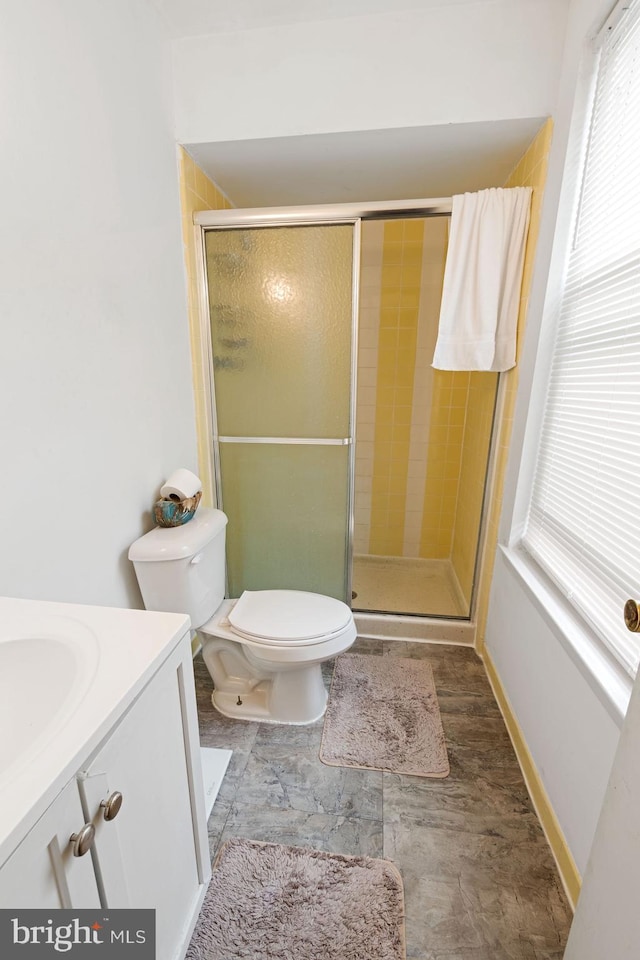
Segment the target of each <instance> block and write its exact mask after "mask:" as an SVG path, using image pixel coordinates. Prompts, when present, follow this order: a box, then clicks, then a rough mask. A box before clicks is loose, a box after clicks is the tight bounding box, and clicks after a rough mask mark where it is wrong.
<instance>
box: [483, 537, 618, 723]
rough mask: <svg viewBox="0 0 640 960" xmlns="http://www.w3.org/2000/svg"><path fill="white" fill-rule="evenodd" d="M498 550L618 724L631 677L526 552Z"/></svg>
mask: <svg viewBox="0 0 640 960" xmlns="http://www.w3.org/2000/svg"><path fill="white" fill-rule="evenodd" d="M499 549H500V552H501V553H502V555H503V556H504V558H505V560H506V562H507V563H508V564H509V566H510V567H511V569H512V570H513V572H514V573H515V574H516V575H517V577H518V579H519V580H520V582H521V583H522V585H523V587H524V588H525V590H526V592H527V594H528V595H529V597H530V599H531V600H532V602H533V604H534V605H535V607H536V608H537V609H538V610H539V612H540V613H541V615H542V616H543V617H544V619H545V620H546V622H547V623H548V625H549V626H550V628H551V630H552V631H553V633H554V634H555V636H556V637H557V639H558V641H559V642H560V643H561V644H562V647H563V648H564V650H565V651H566V653H567V654H568V656H569V657H570V658H571V660H572V661H573V663H574V664H575V665H576V667H577V668H578V670H579V671H580V672H581V674H582V675H583V676H584V678H585V680H586V681H587V683H588V684H589V686H590V687H591V689H592V690H593V692H594V693H595V694H596V696H597V697H598V699H599V700H600V702H601V703H602V705H603V706H604V707H605V709H606V710H607V712H608V713H609V714H610V716H611V718H612V719H613V720H614V722H615V723H616V724H617V725H618V727H621V726H622V723H623V721H624V718H625V714H626V712H627V707H628V705H629V697H630V696H631V690H632V687H633V680H632V678H631V677H630V676H629V674H628V673H627V672H626V671H625V669H624V668H623V667H622V666H621V664H619V663H618V662H617V661H616V660H615V658H614V657H613V656H612V655H611V654H610V653H609V651H608V650H607V649H606V648H605V647H604V645H603V644H602V642H601V641H600V640H599V638H598V637H597V636H596V634H595V633H594V632H593V630H591V629H590V627H589V626H588V624H586V623H585V621H584V620H583V619H582V618H581V617H580V615H579V614H578V613H577V611H576V610H574V608H573V607H572V606H571V604H570V603H568V602H567V600H566V598H565V597H564V596H563V595H562V594H561V593H560V591H559V590H558V589H557V587H556V586H555V585H554V584H553V583H552V582H551V581H550V580H549V578H548V577H547V576H546V575H545V573H544V572H543V571H542V570H541V569H540V567H539V566H538V565H537V564H536V563H535V561H534V560H533V559H532V558H531V557H530V556H529V555H528V554H527V553H525V552H524V551H523V550H522V549H519V548H517V547H506V546H503V545H502V544H500V547H499Z"/></svg>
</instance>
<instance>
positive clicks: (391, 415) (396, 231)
mask: <svg viewBox="0 0 640 960" xmlns="http://www.w3.org/2000/svg"><path fill="white" fill-rule="evenodd" d="M423 237H424V221H423V220H392V221H389V222H388V223H385V226H384V240H383V251H382V284H381V290H380V329H379V334H378V369H377V382H376V412H375V433H374V454H373V478H372V491H371V528H370V539H369V551H370V553H372V554H380V555H383V556H402V553H403V541H404V524H405V509H406V498H407V475H408V469H409V445H410V438H411V411H412V402H413V381H414V371H415V364H416V343H417V332H418V310H419V306H420V284H421V274H422V247H423Z"/></svg>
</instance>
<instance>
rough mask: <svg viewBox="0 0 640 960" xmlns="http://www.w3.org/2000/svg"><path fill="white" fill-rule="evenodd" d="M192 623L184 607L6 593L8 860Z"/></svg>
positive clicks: (2, 647) (2, 765) (0, 857)
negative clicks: (161, 608)
mask: <svg viewBox="0 0 640 960" xmlns="http://www.w3.org/2000/svg"><path fill="white" fill-rule="evenodd" d="M189 626H190V621H189V618H188V617H187V616H184V615H182V614H174V613H152V612H149V611H146V610H123V609H118V608H116V607H93V606H85V605H81V604H71V603H50V602H46V601H39V600H38V601H36V600H19V599H13V598H5V597H0V865H2V863H4V861H5V860H6V859H7V857H8V856H9V855H10V853H11V852H12V851H13V849H15V847H16V845H17V844H18V843H19V841H20V839H21V838H22V837H23V836H24V835H25V834H26V833H27V832H28V830H29V829H30V828H31V827H32V826H33V824H34V823H35V822H36V821H37V820H38V818H39V817H40V816H41V815H42V813H43V812H44V811H45V810H46V808H47V807H48V806H49V804H50V803H51V802H52V800H53V799H54V798H55V797H56V795H57V794H58V793H59V792H60V790H61V789H62V788H63V787H64V785H65V784H66V783H67V782H68V781H69V780H70V779H71V777H73V776H74V775H75V773H76V772H77V770H78V768H79V767H80V765H81V764H82V763H83V761H84V760H85V758H87V757H88V755H89V754H90V753H91V752H92V751H93V750H95V748H96V747H97V746H98V745H99V744H100V742H101V741H102V740H103V739H104V737H105V736H106V734H107V733H108V732H109V730H110V728H111V727H112V726H113V725H114V723H116V721H117V720H118V718H119V717H120V716H122V714H123V713H124V712H125V711H126V710H127V708H128V707H129V706H130V705H131V703H132V702H133V701H134V700H135V698H136V697H137V696H138V694H139V693H140V692H141V690H142V689H143V688H144V686H145V685H146V683H147V682H148V680H149V679H150V677H151V676H152V675H153V674H154V673H155V671H156V670H157V669H158V667H159V666H160V665H161V664H162V662H163V661H164V660H165V659H166V658H167V657H168V656H169V655H170V653H171V651H172V650H174V649H175V647H176V646H177V644H178V643H179V641H180V639H181V638H182V637H183V636H184V635H185V633H186V632H187V631H188V629H189Z"/></svg>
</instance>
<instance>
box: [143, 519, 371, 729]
mask: <svg viewBox="0 0 640 960" xmlns="http://www.w3.org/2000/svg"><path fill="white" fill-rule="evenodd" d="M226 526H227V517H226V516H225V514H224V513H223V512H222V511H221V510H213V509H210V508H206V507H200V509H199V510H198V511H197V513H196V515H195V516H194V517H193V519H192V520H190V521H189V522H188V523H185V524H183V525H182V526H179V527H156V528H155V529H154V530H152V531H151V532H150V533H147V534H145V535H144V536H143V537H140V538H139V539H138V540H136V541H135V543H133V544H132V545H131V547H130V549H129V559H130V560H131V561H132V562H133V565H134V568H135V571H136V576H137V578H138V583H139V585H140V590H141V592H142V599H143V600H144V605H145V607H146V609H147V610H160V611H165V612H168V613H186V614H188V615H189V616H190V617H191V624H192V627H193V628H194V631H195V630H197V632H198V635H199V636H200V638H201V641H202V655H203V658H204V661H205V663H206V665H207V669H208V670H209V673H210V674H211V678H212V680H213V683H214V691H213V694H212V696H211V701H212V703H213V705H214V707H215V708H216V709H217V710H218V711H219V712H220V713H222V714H224V715H225V716H226V717H233V718H235V719H241V720H257V721H261V722H271V723H296V724H305V723H313V722H314V721H315V720H319V719H320V717H321V716H322V715H323V714H324V711H325V708H326V704H327V692H326V689H325V686H324V682H323V679H322V664H323V663H324V661H325V660H330V659H331V658H332V657H335V656H337V655H338V654H339V653H344V651H345V650H348V649H349V647H350V646H351V645H352V643H353V642H354V640H355V638H356V626H355V623H354V620H353V614H352V613H351V610H350V608H349V607H348V606H347V604H346V603H343V602H342V601H341V600H336V599H335V598H333V597H326V596H323V595H321V594H318V593H307V592H305V591H302V590H245V592H244V593H243V594H242V596H241V597H240V598H239V599H238V600H225V599H224V593H225V532H226Z"/></svg>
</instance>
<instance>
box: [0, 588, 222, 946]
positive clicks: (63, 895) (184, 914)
mask: <svg viewBox="0 0 640 960" xmlns="http://www.w3.org/2000/svg"><path fill="white" fill-rule="evenodd" d="M209 877H210V866H209V854H208V844H207V831H206V820H205V812H204V795H203V787H202V776H201V771H200V754H199V739H198V727H197V715H196V705H195V691H194V685H193V668H192V659H191V645H190V639H189V620H188V618H187V617H184V616H182V615H177V614H166V613H148V612H143V611H138V610H117V609H114V608H96V607H86V606H76V605H71V604H54V603H40V602H37V603H36V602H32V601H26V600H13V599H0V907H15V908H27V907H48V908H56V907H76V908H83V907H98V908H106V909H108V908H116V907H147V908H155V910H156V938H157V960H178V958H180V957H182V956H183V954H184V951H185V950H186V947H187V944H188V941H189V937H190V934H191V931H192V929H193V925H194V923H195V920H196V917H197V914H198V911H199V909H200V905H201V903H202V899H203V897H204V893H205V890H206V885H207V882H208V880H209Z"/></svg>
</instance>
